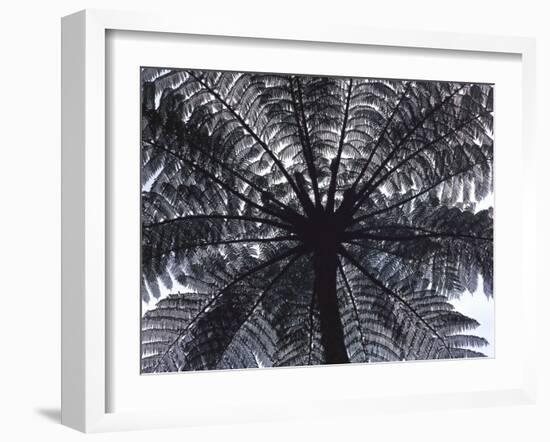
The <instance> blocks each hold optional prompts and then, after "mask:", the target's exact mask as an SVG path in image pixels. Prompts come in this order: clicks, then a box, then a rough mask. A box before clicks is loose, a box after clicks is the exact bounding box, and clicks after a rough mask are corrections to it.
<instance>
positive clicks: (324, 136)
mask: <svg viewBox="0 0 550 442" xmlns="http://www.w3.org/2000/svg"><path fill="white" fill-rule="evenodd" d="M493 89H494V86H493V85H491V84H476V83H467V82H459V81H456V82H448V81H425V80H407V79H383V78H353V77H351V78H345V77H327V76H313V75H300V74H285V73H251V72H225V71H224V72H220V71H207V70H196V69H171V68H158V67H144V68H142V70H141V105H142V109H141V115H142V122H141V211H142V212H141V222H142V224H141V228H142V230H141V235H142V244H141V266H142V276H141V278H142V281H141V302H142V320H141V321H142V327H141V369H142V373H161V372H176V371H189V370H191V371H193V370H216V369H236V368H237V369H238V368H240V369H243V368H257V367H281V366H307V365H320V364H346V363H374V362H393V361H411V360H428V359H454V358H481V357H486V356H492V353H493V349H494V342H492V329H493V322H494V309H493V300H492V297H493V184H492V180H493V118H494V110H493ZM489 337H491V339H490V340H489Z"/></svg>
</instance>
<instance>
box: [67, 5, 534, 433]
mask: <svg viewBox="0 0 550 442" xmlns="http://www.w3.org/2000/svg"><path fill="white" fill-rule="evenodd" d="M112 30H115V31H140V32H155V33H163V34H181V35H206V36H220V37H241V38H249V39H250V38H251V39H273V40H274V41H287V42H293V41H295V42H300V41H302V42H303V41H308V42H324V43H339V44H342V45H369V46H377V47H379V48H382V49H383V48H389V47H398V48H403V50H407V49H411V50H412V49H414V48H425V49H432V50H440V51H470V52H475V53H478V54H480V55H481V56H482V55H483V54H484V53H499V54H514V55H517V56H519V57H521V73H522V91H521V92H522V112H521V113H522V115H521V137H522V138H521V149H520V150H519V153H518V154H519V155H520V157H521V161H522V164H523V173H524V177H525V180H524V182H525V186H524V188H523V189H522V194H521V197H522V208H523V210H522V214H521V217H522V219H521V222H522V229H521V234H522V250H521V257H520V258H521V261H522V269H523V270H522V284H521V287H522V293H521V304H522V305H523V306H527V305H529V304H530V305H535V303H536V290H535V278H534V277H533V275H532V274H531V273H530V272H532V270H529V269H530V268H531V269H532V268H534V267H535V266H534V265H533V263H532V261H533V260H534V256H535V255H536V253H534V250H535V243H536V238H535V229H534V228H532V226H533V223H534V222H535V205H536V199H535V198H536V196H535V192H534V189H535V186H534V185H530V183H531V182H532V180H533V179H534V177H533V174H530V173H529V171H530V170H531V167H532V165H533V162H534V157H535V146H534V143H535V139H534V120H535V119H534V118H533V114H534V109H535V43H534V40H532V39H527V38H518V37H491V36H478V35H467V34H451V33H428V32H417V31H399V32H394V31H389V30H378V29H372V28H353V27H347V26H344V25H340V26H330V27H329V26H321V24H309V25H307V26H301V27H294V26H292V25H290V24H289V25H285V24H281V23H277V24H272V25H270V24H269V23H265V22H264V23H261V25H259V24H255V23H254V22H253V21H252V22H251V21H246V20H242V22H239V21H235V20H234V21H232V22H231V24H229V23H227V22H226V23H224V22H217V21H211V20H206V19H201V18H200V17H198V18H197V17H196V18H194V19H193V20H192V21H188V22H181V21H180V20H179V19H178V18H177V17H170V16H154V15H152V14H143V13H126V12H113V11H102V10H86V11H81V12H78V13H76V14H73V15H70V16H67V17H65V18H63V21H62V57H63V58H62V123H63V128H62V423H63V424H65V425H67V426H70V427H73V428H76V429H78V430H80V431H85V432H98V431H111V430H124V429H139V428H158V427H168V426H185V425H197V424H208V423H221V422H226V423H227V422H249V421H261V420H273V419H283V418H285V417H294V418H308V417H319V416H321V417H322V416H328V415H334V414H338V415H348V414H367V413H369V412H370V411H372V410H378V411H380V410H384V411H388V412H395V411H399V410H401V411H403V410H409V409H415V410H417V409H436V408H439V409H441V408H453V407H469V406H472V405H476V406H484V405H486V406H489V405H501V404H520V403H532V402H533V401H534V400H535V399H534V398H535V393H536V385H535V375H534V372H535V368H536V367H535V360H536V359H535V358H529V357H528V355H529V354H534V353H535V345H536V344H535V339H529V337H534V336H535V327H536V324H535V323H534V321H527V320H525V319H524V320H523V323H522V324H521V330H522V333H524V335H525V336H526V337H527V339H526V340H525V342H527V344H526V348H525V352H524V356H523V357H524V359H525V360H524V361H522V362H523V366H522V367H523V368H522V376H521V379H520V380H519V381H518V382H519V384H518V382H515V381H516V379H514V383H511V384H510V385H509V386H506V388H502V389H493V390H487V391H482V390H479V391H469V392H463V393H453V394H450V393H445V392H441V393H437V392H436V393H433V394H431V393H430V394H426V395H423V396H419V395H413V396H410V395H409V396H407V395H404V396H400V397H395V396H388V397H381V398H380V397H379V398H377V399H376V401H375V400H373V399H372V398H367V397H363V398H362V397H353V398H350V397H345V396H344V395H342V397H339V398H327V399H326V400H315V401H312V404H313V407H310V408H307V409H305V408H303V407H291V409H290V410H283V409H281V407H278V406H277V405H276V404H275V405H274V406H273V407H270V408H269V407H264V408H261V409H259V408H258V407H257V406H255V404H253V403H250V402H248V403H247V399H246V398H236V399H235V401H236V402H237V404H236V405H235V408H234V409H233V410H228V411H227V412H226V413H225V414H224V413H223V412H219V413H217V414H215V417H214V419H212V417H211V416H206V415H201V413H200V411H199V412H197V413H196V414H193V415H190V414H189V413H185V412H184V411H182V410H178V409H173V410H170V411H169V412H166V411H162V412H161V411H157V412H154V411H151V410H141V411H132V412H108V407H107V396H108V393H109V389H110V388H112V385H110V382H109V376H108V375H107V373H108V370H107V367H108V365H109V357H110V355H109V345H108V343H107V336H108V330H107V328H108V324H109V315H110V312H109V303H108V302H107V293H106V287H107V285H108V281H107V278H108V272H107V271H106V265H107V249H108V247H107V245H108V242H109V241H110V240H111V238H110V237H109V230H108V229H107V227H106V224H107V219H108V212H107V202H108V199H109V196H108V190H109V189H108V186H107V179H108V177H107V174H106V169H107V161H108V156H107V155H106V148H107V135H106V119H107V117H108V109H107V105H106V103H107V101H108V100H107V97H106V93H107V91H108V88H107V84H106V75H105V72H106V63H107V60H106V56H107V51H106V33H107V32H108V31H112ZM334 369H336V370H338V368H334ZM359 369H360V368H359ZM382 369H384V368H382ZM298 370H299V369H298ZM288 373H289V372H288V371H287V375H286V376H289V374H288ZM206 375H208V374H206Z"/></svg>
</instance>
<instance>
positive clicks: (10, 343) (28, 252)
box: [0, 0, 550, 442]
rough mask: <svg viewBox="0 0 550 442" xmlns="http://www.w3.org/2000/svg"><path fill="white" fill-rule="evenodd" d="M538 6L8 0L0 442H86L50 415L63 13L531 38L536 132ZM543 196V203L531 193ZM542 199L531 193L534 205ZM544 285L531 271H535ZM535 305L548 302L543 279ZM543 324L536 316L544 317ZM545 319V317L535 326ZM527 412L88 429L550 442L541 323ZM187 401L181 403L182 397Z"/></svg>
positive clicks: (543, 57)
mask: <svg viewBox="0 0 550 442" xmlns="http://www.w3.org/2000/svg"><path fill="white" fill-rule="evenodd" d="M545 3H546V2H544V1H541V0H539V1H536V0H523V1H521V2H505V1H500V2H499V1H488V0H460V1H458V0H456V1H453V2H450V1H444V0H433V1H432V0H416V1H407V0H402V1H397V0H383V1H377V2H373V1H367V0H359V1H355V2H352V1H347V0H332V1H330V2H322V1H320V0H318V1H307V2H306V1H302V2H299V1H298V0H291V1H285V0H272V1H271V2H260V0H252V1H245V0H240V1H239V0H231V1H223V0H220V1H216V0H208V1H204V0H203V1H196V2H190V1H184V0H179V1H168V0H155V1H150V2H147V1H143V0H134V1H130V0H111V1H106V0H88V1H81V0H73V1H69V0H57V1H47V2H46V1H42V2H40V1H32V0H19V1H13V0H12V1H9V2H8V1H6V2H4V3H3V5H2V6H3V7H2V10H1V14H0V46H1V50H0V55H1V67H0V131H1V136H0V149H1V150H0V183H1V186H2V190H1V196H0V224H1V227H2V228H1V230H0V260H1V266H0V275H1V277H2V284H1V289H0V296H1V297H2V301H1V304H0V305H1V307H2V311H1V312H0V330H1V335H0V337H1V339H2V341H1V345H0V355H1V356H0V438H1V439H2V440H5V441H18V440H29V441H32V440H50V439H51V440H62V441H73V440H84V438H85V436H84V435H81V434H79V433H76V432H74V431H72V430H69V429H66V428H64V427H61V426H60V425H59V424H58V420H59V384H60V383H59V366H60V363H59V358H60V356H59V353H60V345H59V331H60V330H59V329H60V327H59V323H60V315H59V311H60V293H59V291H60V275H59V272H60V265H59V262H60V252H59V240H60V215H59V205H60V195H59V188H60V181H59V180H60V164H59V163H60V55H61V54H60V17H61V16H63V15H66V14H69V13H71V12H74V11H76V10H79V9H83V8H86V7H93V8H116V9H133V10H150V9H153V8H154V9H155V10H165V11H170V12H171V13H178V14H181V18H182V22H185V21H186V20H193V15H194V14H205V13H214V14H217V15H223V16H225V17H227V20H231V16H233V15H234V14H243V13H246V14H247V15H249V16H250V17H251V19H263V20H273V21H276V20H285V18H286V17H288V16H289V15H299V16H301V17H303V20H319V21H322V20H327V21H332V22H334V21H336V22H343V23H354V24H364V25H371V26H374V27H387V28H395V27H402V28H408V29H427V30H442V31H458V32H475V33H487V34H510V35H527V36H536V37H537V39H538V41H537V43H538V80H539V84H538V87H539V89H538V91H539V93H538V95H539V97H538V122H539V133H545V132H546V127H547V124H548V121H550V112H549V111H548V108H547V107H546V106H545V102H547V101H549V100H550V95H549V88H548V81H549V80H550V30H549V26H548V21H549V19H550V14H549V13H548V12H547V11H546V10H545V8H544V7H545ZM538 148H539V151H540V155H539V162H538V163H539V170H538V175H539V184H540V185H539V187H538V189H539V192H540V193H541V194H544V193H545V190H546V188H547V183H548V180H547V175H548V171H547V170H545V169H544V167H543V166H544V162H546V163H548V162H549V161H550V156H549V155H548V152H547V151H548V148H549V146H548V143H547V142H543V141H542V137H541V138H540V139H539V145H538ZM542 198H543V199H545V200H548V199H547V198H545V197H542ZM540 201H541V202H542V199H541V200H540ZM548 215H549V212H548V209H546V208H545V207H542V205H541V207H540V210H539V238H540V243H539V270H540V272H541V273H540V274H541V276H542V275H544V273H543V272H546V271H547V270H546V269H545V262H543V259H546V256H545V254H544V253H543V252H542V249H543V247H544V245H546V246H548V233H547V229H545V228H544V225H545V224H546V225H550V223H549V216H548ZM541 279H542V278H541ZM539 290H541V293H539V295H540V298H541V301H540V304H539V305H538V306H533V309H534V311H538V312H544V310H543V309H544V308H546V309H548V308H550V305H549V303H548V300H547V297H548V296H547V295H548V293H546V292H547V290H546V287H544V286H543V284H542V281H541V283H540V286H539ZM540 316H541V319H543V318H544V316H545V315H543V314H541V315H540ZM544 322H546V321H544ZM540 333H541V341H540V342H541V344H540V346H539V348H540V349H541V355H540V360H539V362H538V363H539V367H540V370H539V372H540V373H541V374H542V376H541V379H540V392H541V394H540V401H541V402H540V404H541V405H539V406H537V407H532V406H523V407H508V408H498V409H471V410H461V411H453V412H446V411H440V412H435V413H425V412H424V413H410V414H401V415H398V416H396V415H393V416H390V415H379V416H367V417H365V418H364V419H363V420H362V421H357V420H356V419H355V420H349V421H348V420H342V419H339V420H334V421H325V422H294V423H285V424H269V425H267V424H257V425H251V426H232V427H216V428H206V429H205V428H200V429H190V430H189V429H188V430H163V431H161V432H139V433H119V434H106V435H99V436H93V439H94V440H101V441H119V440H120V441H125V440H132V441H142V440H143V441H145V440H148V441H149V440H150V439H151V438H164V437H166V438H168V439H172V440H174V439H177V440H184V439H186V440H192V439H198V440H212V441H214V440H254V441H259V440H260V441H264V440H267V441H272V440H273V441H275V440H277V441H279V440H281V439H285V440H302V439H305V440H338V441H340V440H346V439H347V438H350V439H351V440H383V441H392V440H410V439H411V438H410V434H411V433H413V434H414V435H415V436H416V437H417V438H418V440H428V441H429V440H441V439H443V440H445V441H446V442H447V441H455V440H456V441H458V440H461V441H463V440H470V441H478V440H499V441H500V440H525V441H538V440H541V441H542V440H550V429H549V427H548V426H547V424H546V423H547V420H548V417H549V416H550V411H549V409H548V405H549V400H550V389H549V383H548V380H547V374H548V373H549V372H550V368H549V365H550V364H549V358H548V350H547V349H548V338H549V337H550V336H549V333H548V329H547V327H546V326H545V325H544V324H542V326H541V327H540ZM182 400H184V398H182Z"/></svg>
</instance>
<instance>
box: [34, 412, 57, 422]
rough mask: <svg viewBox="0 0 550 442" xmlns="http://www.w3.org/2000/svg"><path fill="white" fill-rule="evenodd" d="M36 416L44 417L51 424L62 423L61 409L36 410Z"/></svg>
mask: <svg viewBox="0 0 550 442" xmlns="http://www.w3.org/2000/svg"><path fill="white" fill-rule="evenodd" d="M34 412H35V413H36V414H38V415H39V416H42V417H43V418H45V419H46V420H49V421H50V422H53V423H56V424H60V423H61V409H60V408H36V409H35V410H34Z"/></svg>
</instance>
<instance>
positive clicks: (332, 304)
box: [314, 245, 349, 364]
mask: <svg viewBox="0 0 550 442" xmlns="http://www.w3.org/2000/svg"><path fill="white" fill-rule="evenodd" d="M314 268H315V293H317V301H318V303H319V312H320V319H321V342H322V344H323V348H324V352H325V363H327V364H345V363H348V362H349V358H348V354H347V351H346V346H345V343H344V330H343V327H342V320H341V318H340V311H339V309H338V298H337V296H336V271H337V268H338V255H337V253H336V247H335V246H331V245H329V246H324V247H320V248H319V249H318V250H317V251H316V252H315V255H314Z"/></svg>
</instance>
